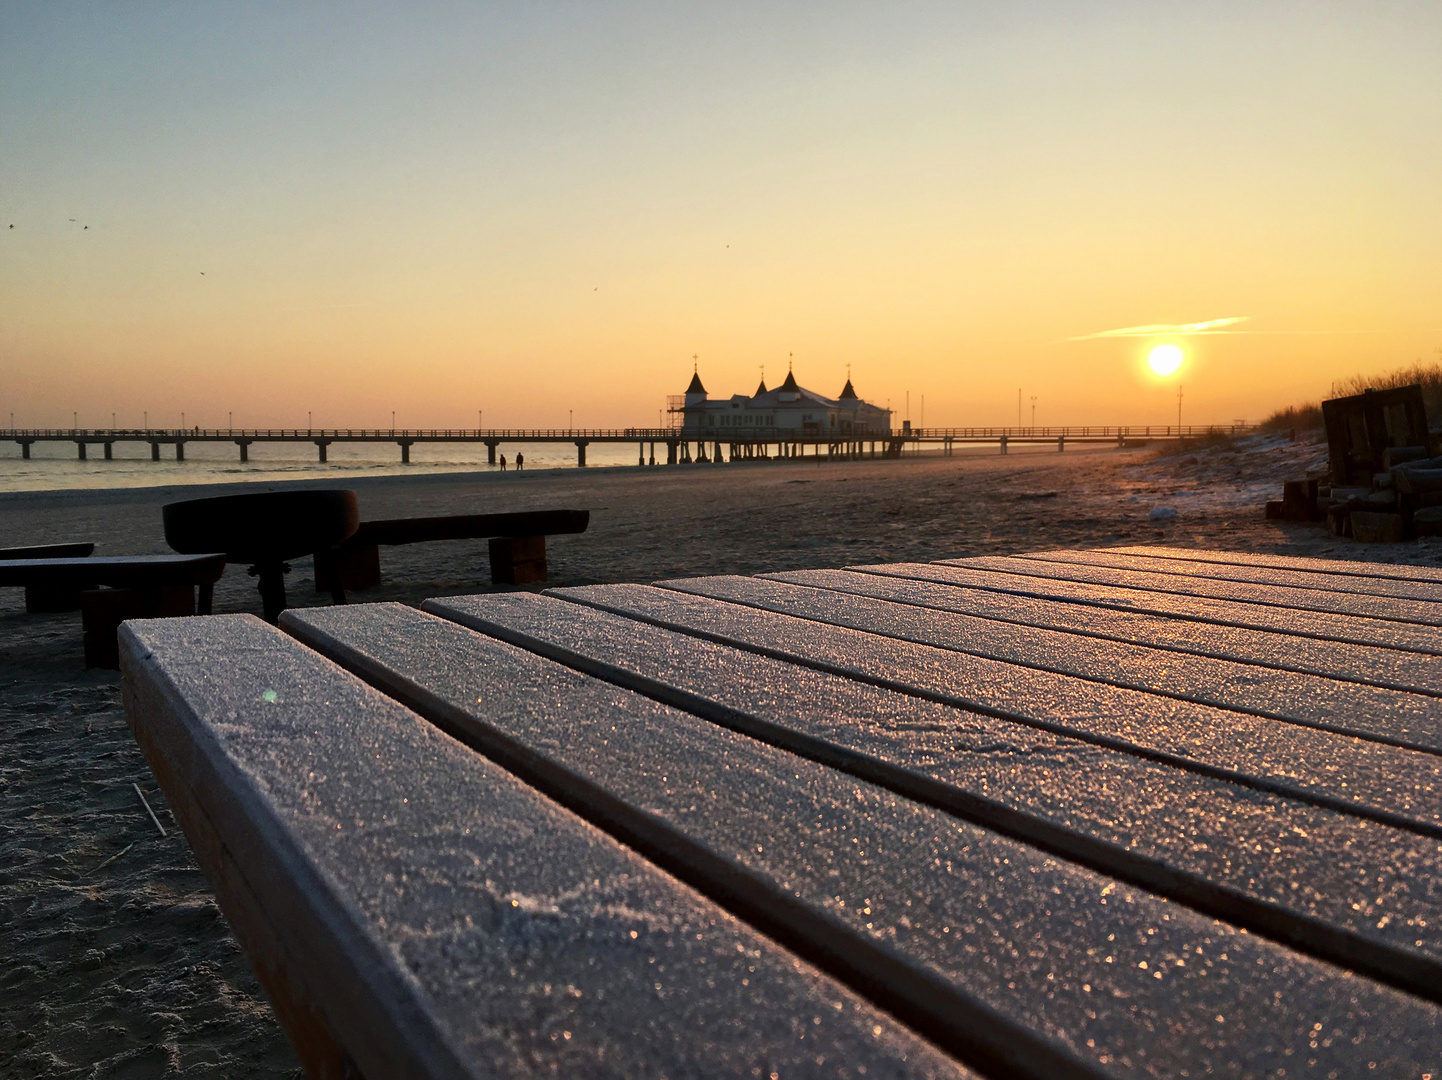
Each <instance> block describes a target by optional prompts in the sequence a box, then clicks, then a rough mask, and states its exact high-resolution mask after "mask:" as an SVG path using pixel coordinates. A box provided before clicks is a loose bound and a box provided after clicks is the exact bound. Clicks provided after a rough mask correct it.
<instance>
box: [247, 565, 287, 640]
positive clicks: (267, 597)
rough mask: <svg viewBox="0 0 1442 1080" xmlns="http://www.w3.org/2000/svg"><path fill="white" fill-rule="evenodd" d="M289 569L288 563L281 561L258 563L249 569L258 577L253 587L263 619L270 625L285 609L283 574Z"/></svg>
mask: <svg viewBox="0 0 1442 1080" xmlns="http://www.w3.org/2000/svg"><path fill="white" fill-rule="evenodd" d="M289 571H290V563H282V562H268V563H260V564H258V565H256V566H252V567H251V568H250V571H249V572H250V573H251V574H252V575H253V576H255V577H257V578H259V579H260V580H259V581H257V582H256V586H255V587H256V589H257V591H259V593H260V603H261V607H262V609H263V610H264V612H265V621H266V622H268V623H271V624H272V625H273V624H274V623H275V621H276V620H277V619H279V618H280V613H281V612H282V611H284V610H285V575H286V574H287V573H288V572H289Z"/></svg>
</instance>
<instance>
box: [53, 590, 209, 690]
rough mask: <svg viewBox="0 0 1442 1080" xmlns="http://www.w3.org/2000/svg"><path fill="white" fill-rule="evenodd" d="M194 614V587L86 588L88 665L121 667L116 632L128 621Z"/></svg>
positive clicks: (84, 614)
mask: <svg viewBox="0 0 1442 1080" xmlns="http://www.w3.org/2000/svg"><path fill="white" fill-rule="evenodd" d="M194 614H195V586H193V585H159V586H156V587H155V588H151V589H87V590H86V591H85V592H82V593H81V594H80V625H81V628H82V629H83V630H84V633H85V666H86V667H88V668H110V669H112V670H114V669H117V668H119V667H120V654H119V652H118V651H117V645H116V631H117V630H119V629H120V624H121V623H122V622H125V621H126V620H127V619H165V618H175V617H179V616H186V615H194Z"/></svg>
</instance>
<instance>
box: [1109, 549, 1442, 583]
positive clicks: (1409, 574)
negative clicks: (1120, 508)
mask: <svg viewBox="0 0 1442 1080" xmlns="http://www.w3.org/2000/svg"><path fill="white" fill-rule="evenodd" d="M1103 550H1106V551H1116V552H1131V553H1134V554H1138V555H1146V556H1148V557H1151V558H1158V559H1178V560H1183V561H1186V560H1192V561H1197V562H1207V563H1217V564H1222V565H1226V564H1230V565H1233V566H1268V567H1275V568H1277V569H1279V570H1307V571H1311V572H1312V573H1317V574H1334V575H1339V576H1342V577H1362V578H1391V579H1393V580H1396V581H1426V582H1432V583H1437V584H1442V567H1436V566H1413V565H1412V564H1410V563H1378V562H1366V561H1364V560H1361V559H1315V558H1304V557H1302V556H1298V555H1270V554H1266V553H1263V552H1256V551H1214V550H1209V549H1206V548H1171V547H1153V546H1149V545H1134V546H1125V547H1114V548H1105V549H1103Z"/></svg>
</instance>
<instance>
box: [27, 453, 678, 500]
mask: <svg viewBox="0 0 1442 1080" xmlns="http://www.w3.org/2000/svg"><path fill="white" fill-rule="evenodd" d="M664 449H665V448H664V447H658V450H659V451H661V452H664ZM517 450H520V451H521V453H523V454H525V455H526V468H527V469H528V470H529V469H557V468H562V469H573V468H575V467H576V448H575V447H574V446H572V445H571V444H569V443H535V444H529V445H528V444H524V443H518V444H513V445H507V444H506V443H502V444H501V446H500V451H499V452H500V453H503V454H505V455H506V459H507V461H509V462H512V463H513V464H512V467H514V461H515V456H516V451H517ZM89 454H90V457H89V459H88V460H86V461H79V460H77V458H76V450H75V445H74V444H73V443H36V444H35V445H34V446H33V447H31V458H30V460H29V461H25V460H23V459H22V458H21V456H20V447H19V446H17V445H15V444H14V443H0V491H55V490H63V489H69V488H118V487H154V486H156V485H161V484H223V483H230V482H235V481H244V480H312V479H319V480H326V479H336V480H339V479H342V478H344V477H353V476H385V475H403V474H405V473H408V472H426V473H435V472H476V471H477V470H487V469H499V468H500V466H499V465H487V464H486V448H485V446H483V445H472V444H461V443H439V444H422V443H418V444H416V445H415V446H412V447H411V463H410V464H409V465H402V464H401V461H400V457H401V451H400V447H398V446H394V445H391V444H389V443H333V444H332V445H331V447H330V453H329V457H330V460H329V461H328V462H327V463H326V464H324V465H322V464H320V463H319V462H318V461H316V450H315V447H314V446H312V445H310V444H309V443H254V444H252V445H251V448H250V461H249V462H248V463H246V464H244V465H242V464H241V463H240V451H239V450H238V449H237V448H236V447H235V446H234V445H232V444H231V443H197V442H192V443H188V444H187V445H186V447H185V460H184V461H176V460H175V449H174V448H173V447H169V446H162V447H161V448H160V454H161V460H160V461H151V460H150V444H149V443H116V444H115V459H114V460H113V461H105V460H103V457H102V455H103V450H102V448H101V447H100V446H91V447H90V448H89ZM662 460H664V458H663V459H662ZM586 464H587V465H588V466H607V465H635V464H636V444H635V443H592V444H591V445H590V446H588V447H587V448H586Z"/></svg>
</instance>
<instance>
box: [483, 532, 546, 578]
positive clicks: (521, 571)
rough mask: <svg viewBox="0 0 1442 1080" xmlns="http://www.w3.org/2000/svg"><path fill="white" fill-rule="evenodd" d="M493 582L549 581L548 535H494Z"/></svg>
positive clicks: (492, 548)
mask: <svg viewBox="0 0 1442 1080" xmlns="http://www.w3.org/2000/svg"><path fill="white" fill-rule="evenodd" d="M490 543H491V581H493V582H494V583H495V584H497V585H525V584H528V583H531V582H536V581H545V580H546V538H545V537H544V536H495V537H492V538H491V542H490Z"/></svg>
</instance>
